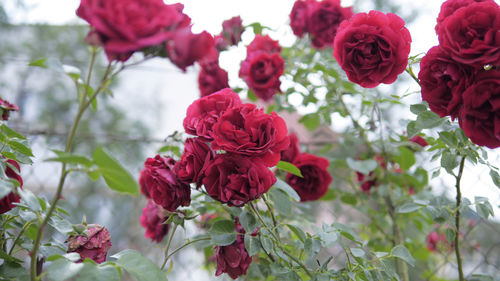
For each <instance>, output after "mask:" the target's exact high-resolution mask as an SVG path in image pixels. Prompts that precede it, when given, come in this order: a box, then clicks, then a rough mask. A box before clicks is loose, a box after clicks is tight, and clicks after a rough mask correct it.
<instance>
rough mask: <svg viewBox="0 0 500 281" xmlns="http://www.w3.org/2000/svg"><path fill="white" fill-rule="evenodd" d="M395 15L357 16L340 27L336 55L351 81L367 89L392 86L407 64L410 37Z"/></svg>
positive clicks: (336, 39) (335, 46) (371, 12)
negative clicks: (386, 85) (380, 85)
mask: <svg viewBox="0 0 500 281" xmlns="http://www.w3.org/2000/svg"><path fill="white" fill-rule="evenodd" d="M404 24H405V22H404V21H403V20H402V19H401V18H400V17H398V16H397V15H395V14H391V13H388V14H383V13H381V12H378V11H370V13H368V14H366V13H358V14H355V15H354V16H352V17H351V18H350V19H349V20H348V21H344V22H342V23H341V24H340V27H339V29H338V31H337V36H335V42H334V48H333V55H334V56H335V59H336V60H337V62H338V63H339V64H340V66H341V67H342V69H343V70H344V71H345V72H346V74H347V77H348V78H349V80H350V81H352V82H354V83H357V84H359V85H361V86H363V87H365V88H373V87H375V86H377V85H378V84H380V83H385V84H390V83H393V82H394V81H395V80H396V78H397V77H398V75H399V74H400V73H401V72H403V71H404V70H405V68H406V65H407V64H408V54H409V53H410V43H411V37H410V32H409V31H408V29H406V28H405V27H404Z"/></svg>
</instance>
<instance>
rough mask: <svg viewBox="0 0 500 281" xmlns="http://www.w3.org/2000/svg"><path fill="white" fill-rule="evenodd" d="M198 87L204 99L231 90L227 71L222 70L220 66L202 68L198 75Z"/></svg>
mask: <svg viewBox="0 0 500 281" xmlns="http://www.w3.org/2000/svg"><path fill="white" fill-rule="evenodd" d="M198 87H199V89H200V94H201V96H202V97H204V96H208V95H210V94H212V93H215V92H217V91H219V90H222V89H225V88H229V78H228V73H227V71H225V70H224V69H222V68H221V67H220V66H219V65H218V64H217V65H216V66H212V67H205V66H202V67H201V71H200V74H199V75H198Z"/></svg>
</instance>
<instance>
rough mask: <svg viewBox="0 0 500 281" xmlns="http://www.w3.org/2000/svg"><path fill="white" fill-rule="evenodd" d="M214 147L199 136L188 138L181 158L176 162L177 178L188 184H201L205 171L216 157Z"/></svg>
mask: <svg viewBox="0 0 500 281" xmlns="http://www.w3.org/2000/svg"><path fill="white" fill-rule="evenodd" d="M214 156H215V155H214V152H213V151H212V149H211V148H210V147H209V146H208V145H207V144H206V143H205V142H204V141H202V140H200V139H199V138H188V139H187V140H186V143H185V144H184V153H183V154H182V157H181V160H180V161H179V162H177V163H176V164H175V173H176V174H177V178H178V179H179V180H181V181H183V182H185V183H187V184H189V183H192V182H194V183H196V185H197V186H198V187H199V186H201V180H202V179H203V172H204V171H205V169H206V168H207V165H208V164H209V163H210V161H212V160H213V158H214Z"/></svg>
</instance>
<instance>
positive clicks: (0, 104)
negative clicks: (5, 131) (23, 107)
mask: <svg viewBox="0 0 500 281" xmlns="http://www.w3.org/2000/svg"><path fill="white" fill-rule="evenodd" d="M11 111H19V107H17V105H15V104H13V103H10V102H8V101H6V100H4V99H2V98H0V114H1V115H2V120H4V121H7V120H9V116H10V112H11Z"/></svg>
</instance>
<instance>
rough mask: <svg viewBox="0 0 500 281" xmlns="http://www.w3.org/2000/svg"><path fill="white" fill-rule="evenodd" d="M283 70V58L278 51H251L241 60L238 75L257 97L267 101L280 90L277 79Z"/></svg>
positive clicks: (279, 83) (279, 82)
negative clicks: (271, 52) (270, 52)
mask: <svg viewBox="0 0 500 281" xmlns="http://www.w3.org/2000/svg"><path fill="white" fill-rule="evenodd" d="M284 70H285V60H284V59H283V58H282V57H281V56H280V54H279V53H273V54H269V53H265V52H253V53H249V54H248V55H247V58H246V59H245V60H244V61H243V62H241V66H240V73H239V76H240V77H241V78H242V79H243V80H245V82H246V83H247V85H248V87H249V88H250V89H252V90H253V91H254V93H255V95H256V96H257V97H259V98H261V99H263V100H265V101H267V100H269V99H271V98H272V97H273V95H274V94H275V93H276V92H281V89H280V85H281V81H280V80H279V79H280V76H281V75H283V72H284Z"/></svg>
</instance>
